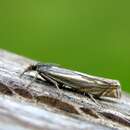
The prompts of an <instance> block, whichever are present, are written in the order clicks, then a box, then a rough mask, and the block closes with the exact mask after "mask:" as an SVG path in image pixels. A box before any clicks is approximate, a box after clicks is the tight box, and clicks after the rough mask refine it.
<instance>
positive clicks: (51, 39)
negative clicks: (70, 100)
mask: <svg viewBox="0 0 130 130" xmlns="http://www.w3.org/2000/svg"><path fill="white" fill-rule="evenodd" d="M129 5H130V1H128V0H124V1H122V0H114V1H113V0H108V1H105V0H98V1H97V0H81V1H78V0H65V1H62V0H54V1H53V0H48V1H42V0H37V1H36V0H22V1H19V0H1V1H0V47H1V48H5V49H8V50H11V51H14V52H16V53H19V54H22V55H25V56H28V57H31V58H33V59H37V60H40V61H44V62H52V63H53V62H54V63H57V64H61V65H63V66H65V67H68V68H70V69H75V70H79V71H82V72H86V73H89V74H93V75H99V76H104V77H108V78H114V79H118V80H120V81H121V83H122V86H123V89H124V90H127V91H129V92H130V87H129V85H130V80H129V79H130V74H129V72H130V57H129V56H130V17H129V15H130V7H129Z"/></svg>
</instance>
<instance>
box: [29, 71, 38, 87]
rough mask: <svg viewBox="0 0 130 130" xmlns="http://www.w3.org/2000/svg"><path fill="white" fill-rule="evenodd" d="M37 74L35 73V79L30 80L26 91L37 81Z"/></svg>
mask: <svg viewBox="0 0 130 130" xmlns="http://www.w3.org/2000/svg"><path fill="white" fill-rule="evenodd" d="M37 77H38V73H36V75H35V77H34V78H33V79H32V81H31V82H30V83H29V84H28V85H27V86H26V88H27V89H29V87H30V86H31V85H32V84H33V82H34V81H35V80H36V79H37Z"/></svg>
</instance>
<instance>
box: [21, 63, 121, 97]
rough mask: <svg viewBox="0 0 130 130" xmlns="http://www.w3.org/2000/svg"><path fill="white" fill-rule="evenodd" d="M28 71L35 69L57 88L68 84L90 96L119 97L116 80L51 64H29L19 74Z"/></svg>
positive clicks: (118, 85) (119, 89)
mask: <svg viewBox="0 0 130 130" xmlns="http://www.w3.org/2000/svg"><path fill="white" fill-rule="evenodd" d="M29 71H36V72H37V73H38V75H40V76H41V77H42V78H43V79H44V80H46V81H48V82H51V83H53V84H54V85H55V86H56V87H57V88H58V89H59V87H61V86H64V87H65V86H68V87H69V88H72V89H74V90H76V91H77V92H81V93H85V94H88V95H89V96H91V97H97V98H100V97H111V98H120V97H121V85H120V83H119V81H117V80H112V79H107V78H102V77H97V76H92V75H88V74H85V73H81V72H78V71H73V70H69V69H65V68H62V67H59V66H56V65H53V64H43V63H37V64H34V65H30V66H29V67H27V68H26V69H25V71H24V72H23V73H22V74H21V75H23V74H24V73H26V72H29Z"/></svg>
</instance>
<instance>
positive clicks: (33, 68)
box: [20, 64, 37, 77]
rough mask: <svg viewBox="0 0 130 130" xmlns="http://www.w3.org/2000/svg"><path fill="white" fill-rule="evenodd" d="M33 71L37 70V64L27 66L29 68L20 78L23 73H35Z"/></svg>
mask: <svg viewBox="0 0 130 130" xmlns="http://www.w3.org/2000/svg"><path fill="white" fill-rule="evenodd" d="M35 70H37V64H32V65H29V66H28V67H27V68H26V69H25V70H24V71H23V73H22V74H21V75H20V77H21V76H23V75H24V73H26V72H29V71H35Z"/></svg>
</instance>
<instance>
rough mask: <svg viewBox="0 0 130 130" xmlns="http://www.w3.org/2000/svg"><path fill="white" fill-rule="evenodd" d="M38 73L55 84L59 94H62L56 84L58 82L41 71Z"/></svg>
mask: <svg viewBox="0 0 130 130" xmlns="http://www.w3.org/2000/svg"><path fill="white" fill-rule="evenodd" d="M39 75H40V76H41V77H42V78H44V79H45V80H46V81H49V82H50V83H53V84H54V85H55V86H56V88H57V89H58V91H59V93H60V95H62V92H61V90H60V88H59V85H58V83H57V82H56V81H55V80H53V79H52V78H50V77H49V76H48V75H46V74H43V73H39Z"/></svg>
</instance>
